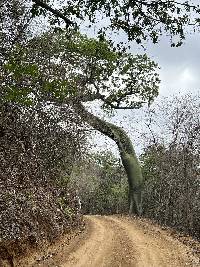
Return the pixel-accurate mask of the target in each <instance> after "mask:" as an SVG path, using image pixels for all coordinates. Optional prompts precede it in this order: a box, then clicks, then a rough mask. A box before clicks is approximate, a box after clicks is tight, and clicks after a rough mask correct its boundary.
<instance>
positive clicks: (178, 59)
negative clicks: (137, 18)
mask: <svg viewBox="0 0 200 267" xmlns="http://www.w3.org/2000/svg"><path fill="white" fill-rule="evenodd" d="M147 54H149V55H150V56H151V58H152V59H154V60H155V61H156V62H157V63H158V64H159V66H160V68H161V69H160V78H161V84H160V95H161V96H169V95H172V94H179V93H181V94H186V93H188V92H192V93H195V92H197V91H200V33H196V34H193V35H188V36H187V37H186V40H185V42H184V44H183V45H182V46H181V47H178V48H174V47H170V44H169V42H168V40H166V38H163V39H162V40H161V41H160V43H159V44H156V45H152V44H151V45H149V46H148V47H147Z"/></svg>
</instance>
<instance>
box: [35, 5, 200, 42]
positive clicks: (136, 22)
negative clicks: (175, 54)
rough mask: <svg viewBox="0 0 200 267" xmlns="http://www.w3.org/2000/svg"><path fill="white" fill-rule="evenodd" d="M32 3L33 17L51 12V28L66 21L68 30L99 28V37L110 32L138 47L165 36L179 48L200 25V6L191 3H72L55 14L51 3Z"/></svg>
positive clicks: (55, 11)
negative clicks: (188, 32)
mask: <svg viewBox="0 0 200 267" xmlns="http://www.w3.org/2000/svg"><path fill="white" fill-rule="evenodd" d="M33 2H35V4H34V5H33V9H32V14H33V16H38V15H40V14H41V12H42V9H41V8H39V6H40V7H43V11H44V10H46V11H47V10H49V11H50V12H51V16H49V19H50V22H51V24H59V18H61V19H63V20H65V22H66V24H67V27H69V26H70V25H71V26H72V27H73V26H74V27H75V26H76V27H77V25H78V24H81V22H82V21H84V22H85V24H86V26H88V27H92V26H94V25H95V26H97V27H98V29H99V31H98V34H99V35H100V36H102V35H103V36H104V35H105V34H107V33H110V32H111V31H112V33H116V34H118V33H119V32H120V33H122V34H123V33H125V35H126V36H127V37H128V41H132V40H134V41H135V42H136V43H137V44H141V43H142V42H144V41H146V40H149V39H150V40H151V41H152V42H153V43H157V42H158V41H159V37H160V36H161V35H162V34H163V33H165V34H167V36H170V41H171V45H172V46H180V45H181V44H182V41H183V40H184V38H185V28H186V27H188V25H190V26H191V25H192V27H193V28H194V27H195V26H196V24H197V25H198V23H199V13H200V7H199V5H197V4H196V5H194V4H193V2H192V1H185V2H183V1H168V0H165V1H153V0H150V1H140V0H134V1H129V2H124V1H117V0H113V1H108V0H103V1H102V0H95V1H94V0H84V1H83V0H81V1H73V0H69V1H68V2H67V5H65V4H60V6H58V7H57V9H54V10H52V9H51V10H50V8H51V7H52V5H51V4H52V3H51V2H50V1H46V3H47V5H46V6H44V5H40V3H38V1H37V0H34V1H33ZM39 2H40V1H39ZM58 12H59V13H58ZM45 15H46V16H47V14H45ZM53 15H54V16H55V17H54V16H53ZM52 17H53V18H52ZM65 18H66V19H67V20H66V19H65ZM101 20H103V21H104V23H101ZM70 22H71V23H72V22H73V23H74V24H73V25H72V24H71V23H70ZM107 35H108V34H107ZM174 36H175V37H176V38H173V37H174ZM173 39H176V40H173ZM119 45H120V44H119Z"/></svg>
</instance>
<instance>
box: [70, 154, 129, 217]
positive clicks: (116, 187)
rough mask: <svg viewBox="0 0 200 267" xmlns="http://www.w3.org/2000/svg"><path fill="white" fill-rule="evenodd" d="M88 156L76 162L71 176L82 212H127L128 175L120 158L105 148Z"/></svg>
mask: <svg viewBox="0 0 200 267" xmlns="http://www.w3.org/2000/svg"><path fill="white" fill-rule="evenodd" d="M88 160H89V162H88ZM88 160H87V161H86V162H85V163H82V164H81V165H79V166H76V168H75V169H74V172H73V175H72V178H71V186H75V187H76V188H78V191H79V195H80V198H81V201H82V206H83V212H84V213H92V214H111V213H123V212H127V210H128V202H127V195H128V185H127V178H126V175H125V173H124V170H123V167H122V165H121V163H120V161H119V159H117V158H115V157H114V155H113V154H112V153H111V152H107V151H105V152H103V153H94V154H92V155H90V156H89V159H88Z"/></svg>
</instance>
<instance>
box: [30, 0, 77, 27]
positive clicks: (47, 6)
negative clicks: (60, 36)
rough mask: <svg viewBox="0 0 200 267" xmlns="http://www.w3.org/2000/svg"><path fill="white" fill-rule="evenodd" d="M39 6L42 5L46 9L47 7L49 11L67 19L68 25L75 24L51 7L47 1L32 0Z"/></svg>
mask: <svg viewBox="0 0 200 267" xmlns="http://www.w3.org/2000/svg"><path fill="white" fill-rule="evenodd" d="M32 1H33V2H34V3H35V4H36V5H37V6H40V7H42V8H44V9H46V10H47V11H49V12H51V13H52V14H53V15H55V16H56V17H58V18H61V19H63V20H64V21H65V23H66V25H67V27H69V26H70V25H73V24H74V23H73V22H72V21H71V20H70V19H68V18H66V17H65V16H64V15H63V14H62V13H61V12H60V11H58V10H56V9H54V8H52V7H50V6H49V5H47V4H46V3H44V2H43V1H40V0H32Z"/></svg>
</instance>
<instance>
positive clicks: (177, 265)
mask: <svg viewBox="0 0 200 267" xmlns="http://www.w3.org/2000/svg"><path fill="white" fill-rule="evenodd" d="M85 221H86V231H85V232H84V233H83V234H80V236H79V237H78V238H75V239H74V240H72V241H70V242H69V243H68V244H67V245H66V244H62V245H60V247H59V248H57V251H56V252H55V253H53V256H51V257H47V259H45V260H41V261H38V262H34V263H32V264H31V265H29V266H34V267H38V266H42V267H102V266H104V267H120V266H122V267H126V266H133V267H165V266H166V267H173V266H174V267H185V266H186V267H188V266H195V267H197V266H200V263H199V262H198V259H197V258H195V256H192V254H191V251H190V249H189V248H188V247H186V246H185V245H183V244H182V243H180V242H179V241H178V240H176V239H174V238H172V237H170V236H168V235H167V233H166V232H165V231H164V230H162V229H161V228H160V227H157V226H154V225H152V224H148V223H145V222H141V221H140V220H138V219H133V218H128V217H117V216H86V217H85Z"/></svg>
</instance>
